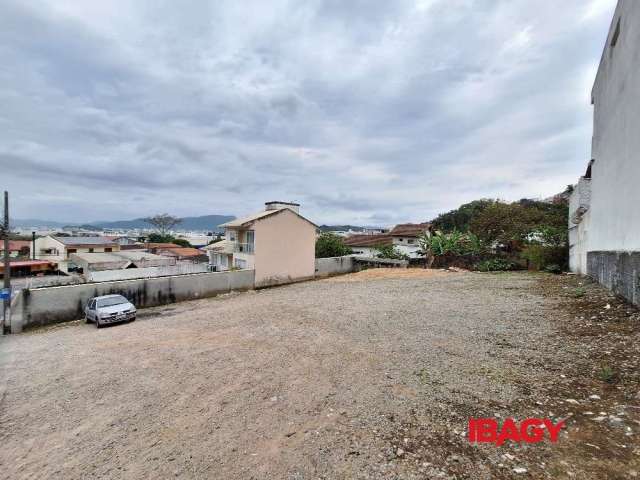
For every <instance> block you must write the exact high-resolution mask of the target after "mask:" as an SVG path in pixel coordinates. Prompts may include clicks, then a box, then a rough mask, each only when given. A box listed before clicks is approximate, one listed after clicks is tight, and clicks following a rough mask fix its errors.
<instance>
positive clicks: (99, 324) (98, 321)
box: [96, 317, 102, 328]
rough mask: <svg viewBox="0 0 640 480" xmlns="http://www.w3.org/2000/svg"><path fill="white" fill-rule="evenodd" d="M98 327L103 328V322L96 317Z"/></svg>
mask: <svg viewBox="0 0 640 480" xmlns="http://www.w3.org/2000/svg"><path fill="white" fill-rule="evenodd" d="M96 328H102V324H101V323H100V319H99V318H98V317H96Z"/></svg>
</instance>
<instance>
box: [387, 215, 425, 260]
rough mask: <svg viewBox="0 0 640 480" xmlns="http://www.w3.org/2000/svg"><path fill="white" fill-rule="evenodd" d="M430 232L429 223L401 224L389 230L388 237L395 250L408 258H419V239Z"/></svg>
mask: <svg viewBox="0 0 640 480" xmlns="http://www.w3.org/2000/svg"><path fill="white" fill-rule="evenodd" d="M430 230H431V224H430V223H401V224H399V225H396V226H395V227H393V228H392V229H391V231H390V232H389V235H391V237H392V238H393V245H394V247H396V249H397V250H398V251H399V252H400V253H403V254H405V255H408V256H409V258H418V257H420V255H419V253H418V252H420V242H419V240H420V237H421V236H422V235H424V234H426V233H429V231H430Z"/></svg>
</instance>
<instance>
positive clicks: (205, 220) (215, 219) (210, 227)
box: [11, 215, 236, 231]
mask: <svg viewBox="0 0 640 480" xmlns="http://www.w3.org/2000/svg"><path fill="white" fill-rule="evenodd" d="M235 218H236V217H234V216H233V215H203V216H200V217H184V218H183V219H182V223H180V224H179V225H178V227H177V228H179V229H180V230H199V231H222V229H221V228H219V227H218V226H219V225H220V224H222V223H225V222H229V221H231V220H233V219H235ZM11 226H12V227H13V228H21V227H22V228H29V227H51V228H63V227H66V226H76V227H77V226H81V227H83V228H86V229H89V230H90V229H92V228H95V229H104V228H110V229H122V230H130V229H136V228H138V229H143V228H151V225H149V224H148V223H146V222H145V221H144V219H143V218H135V219H133V220H115V221H112V222H90V223H86V222H82V223H81V222H78V223H77V224H74V223H70V222H55V221H52V220H39V219H29V218H27V219H17V218H16V219H12V220H11Z"/></svg>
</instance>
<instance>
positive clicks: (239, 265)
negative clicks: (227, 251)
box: [233, 258, 247, 268]
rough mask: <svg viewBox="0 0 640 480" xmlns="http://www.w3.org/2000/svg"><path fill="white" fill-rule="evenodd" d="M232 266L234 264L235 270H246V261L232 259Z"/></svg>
mask: <svg viewBox="0 0 640 480" xmlns="http://www.w3.org/2000/svg"><path fill="white" fill-rule="evenodd" d="M233 264H234V267H236V268H247V262H246V260H241V259H239V258H234V259H233Z"/></svg>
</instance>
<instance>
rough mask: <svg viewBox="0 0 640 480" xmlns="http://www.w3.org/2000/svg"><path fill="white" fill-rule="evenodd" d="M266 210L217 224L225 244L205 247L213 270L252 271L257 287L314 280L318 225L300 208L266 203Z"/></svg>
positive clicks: (290, 204) (289, 204)
mask: <svg viewBox="0 0 640 480" xmlns="http://www.w3.org/2000/svg"><path fill="white" fill-rule="evenodd" d="M265 207H266V208H265V210H264V211H262V212H258V213H255V214H253V215H250V216H248V217H244V218H238V219H236V220H233V221H231V222H227V223H224V224H222V225H220V226H221V227H222V228H224V229H225V240H223V242H224V243H222V242H218V243H214V244H211V245H209V246H208V247H205V248H206V249H207V251H208V252H209V258H210V262H211V265H212V266H213V267H214V268H215V269H216V270H228V269H230V268H240V269H253V270H255V284H256V286H258V287H261V286H267V285H276V284H280V283H288V282H291V281H295V280H303V279H308V278H313V276H314V274H315V241H316V228H317V226H316V225H315V224H314V223H312V222H310V221H309V220H307V219H306V218H304V217H303V216H302V215H300V213H299V211H300V205H299V204H297V203H289V202H267V203H266V204H265Z"/></svg>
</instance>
